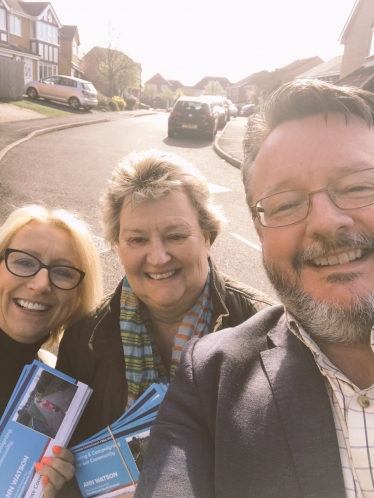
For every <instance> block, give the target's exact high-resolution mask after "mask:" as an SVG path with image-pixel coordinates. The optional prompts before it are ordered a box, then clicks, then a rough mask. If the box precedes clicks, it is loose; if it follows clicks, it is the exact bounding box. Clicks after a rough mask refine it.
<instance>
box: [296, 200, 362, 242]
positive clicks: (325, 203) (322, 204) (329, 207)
mask: <svg viewBox="0 0 374 498" xmlns="http://www.w3.org/2000/svg"><path fill="white" fill-rule="evenodd" d="M310 202H311V206H310V209H309V214H308V216H307V219H306V222H307V228H306V232H307V235H308V236H309V237H311V238H313V239H315V238H316V237H318V236H322V237H324V238H326V239H330V238H334V237H336V235H337V234H338V233H340V232H342V231H346V230H350V229H351V228H352V227H353V225H354V220H353V218H352V216H351V211H350V210H348V209H340V208H338V206H336V205H335V204H334V203H333V201H332V200H331V199H330V197H329V195H328V193H327V191H318V192H316V193H314V194H313V195H312V196H311V198H310Z"/></svg>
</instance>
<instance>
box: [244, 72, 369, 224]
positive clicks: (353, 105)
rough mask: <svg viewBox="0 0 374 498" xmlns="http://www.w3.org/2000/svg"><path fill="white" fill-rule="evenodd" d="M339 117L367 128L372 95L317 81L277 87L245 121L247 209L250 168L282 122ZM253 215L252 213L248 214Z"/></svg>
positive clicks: (250, 193) (292, 83)
mask: <svg viewBox="0 0 374 498" xmlns="http://www.w3.org/2000/svg"><path fill="white" fill-rule="evenodd" d="M334 113H340V114H343V115H344V117H345V119H346V122H348V119H349V117H350V116H352V115H353V116H357V117H359V118H361V119H363V120H364V121H365V122H366V123H367V125H368V126H369V127H371V126H372V125H373V121H374V94H372V93H370V92H367V91H365V90H361V89H360V88H355V87H343V86H336V85H332V84H331V83H327V82H324V81H320V80H295V81H291V82H290V83H286V84H284V85H282V86H281V87H280V88H278V89H277V90H276V91H275V92H274V93H273V94H272V95H271V96H270V98H269V100H268V101H267V102H266V104H265V106H264V109H263V111H262V112H261V114H259V115H256V116H254V117H253V118H251V119H249V121H248V126H247V132H246V135H245V138H244V142H243V150H244V162H243V165H242V178H243V183H244V188H245V193H246V200H247V204H248V206H252V205H253V202H254V201H253V197H252V167H253V163H254V161H255V159H256V157H257V154H258V152H259V150H260V148H261V146H262V144H263V143H264V141H265V139H266V138H267V136H268V135H269V134H270V133H271V132H272V131H273V130H274V129H275V128H276V127H277V126H279V125H281V124H282V123H285V122H286V121H293V120H298V119H299V120H301V119H303V118H306V117H309V116H313V115H316V114H321V115H323V116H324V118H325V120H326V121H327V118H328V115H329V114H334ZM252 216H253V213H252Z"/></svg>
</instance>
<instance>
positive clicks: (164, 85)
mask: <svg viewBox="0 0 374 498" xmlns="http://www.w3.org/2000/svg"><path fill="white" fill-rule="evenodd" d="M144 85H148V86H150V87H153V88H154V90H155V92H156V93H162V92H163V91H165V90H167V89H170V90H171V91H173V85H172V84H171V83H170V81H169V80H167V79H165V78H164V77H163V76H161V74H160V73H156V74H155V75H154V76H152V78H149V80H147V81H146V82H145V83H144Z"/></svg>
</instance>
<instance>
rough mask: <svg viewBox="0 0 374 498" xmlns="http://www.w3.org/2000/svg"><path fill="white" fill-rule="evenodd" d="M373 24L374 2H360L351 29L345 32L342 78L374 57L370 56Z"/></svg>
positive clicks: (368, 0)
mask: <svg viewBox="0 0 374 498" xmlns="http://www.w3.org/2000/svg"><path fill="white" fill-rule="evenodd" d="M373 25H374V2H373V1H372V0H365V1H363V2H361V4H359V7H358V9H357V10H356V12H355V14H354V18H353V19H352V21H351V26H350V29H349V30H348V31H347V33H346V34H345V40H344V45H345V47H344V55H343V61H342V68H341V72H340V78H344V77H345V76H347V74H350V73H352V72H353V71H355V70H356V69H358V68H360V67H361V66H362V65H363V64H365V63H366V62H369V61H371V60H372V59H373V57H370V58H368V52H369V47H370V41H371V28H372V26H373Z"/></svg>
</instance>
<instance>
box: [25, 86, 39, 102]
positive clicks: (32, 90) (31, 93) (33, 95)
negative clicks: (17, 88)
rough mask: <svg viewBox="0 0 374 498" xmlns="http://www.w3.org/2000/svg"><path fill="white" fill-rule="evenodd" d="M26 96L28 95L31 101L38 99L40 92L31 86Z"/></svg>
mask: <svg viewBox="0 0 374 498" xmlns="http://www.w3.org/2000/svg"><path fill="white" fill-rule="evenodd" d="M26 94H27V96H28V98H29V99H37V98H38V92H37V91H36V89H35V88H34V87H33V86H31V87H30V88H28V89H27V92H26Z"/></svg>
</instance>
